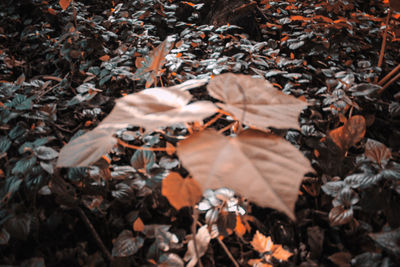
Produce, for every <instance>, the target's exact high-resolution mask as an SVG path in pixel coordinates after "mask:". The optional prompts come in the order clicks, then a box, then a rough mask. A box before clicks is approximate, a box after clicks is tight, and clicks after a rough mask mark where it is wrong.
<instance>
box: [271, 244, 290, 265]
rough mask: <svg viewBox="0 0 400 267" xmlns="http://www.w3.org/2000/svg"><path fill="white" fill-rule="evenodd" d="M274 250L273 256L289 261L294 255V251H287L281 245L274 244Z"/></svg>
mask: <svg viewBox="0 0 400 267" xmlns="http://www.w3.org/2000/svg"><path fill="white" fill-rule="evenodd" d="M273 250H274V252H273V253H272V257H274V258H275V259H277V260H282V261H287V260H288V259H289V258H290V257H291V256H292V255H293V253H291V252H290V251H287V250H286V249H284V248H283V247H282V246H281V245H274V249H273Z"/></svg>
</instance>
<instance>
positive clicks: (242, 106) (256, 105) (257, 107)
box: [207, 73, 307, 129]
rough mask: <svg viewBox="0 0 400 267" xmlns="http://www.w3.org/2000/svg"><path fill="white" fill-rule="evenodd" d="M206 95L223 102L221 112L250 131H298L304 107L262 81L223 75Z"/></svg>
mask: <svg viewBox="0 0 400 267" xmlns="http://www.w3.org/2000/svg"><path fill="white" fill-rule="evenodd" d="M207 90H208V92H209V94H210V95H211V96H212V97H214V98H216V99H218V100H221V101H223V102H224V103H218V106H220V107H221V108H222V109H224V110H226V111H228V112H229V113H231V114H233V115H234V116H235V117H236V118H237V119H239V120H241V119H242V118H243V122H244V123H245V124H248V125H250V126H253V127H257V128H261V129H264V128H265V127H275V128H294V129H299V123H298V117H299V114H300V112H301V111H302V110H303V109H304V108H305V107H306V106H307V103H305V102H303V101H301V100H298V99H296V98H295V97H293V96H289V95H285V94H283V93H282V92H280V91H279V90H277V89H276V88H274V86H273V85H272V84H271V83H270V82H268V81H266V80H264V79H256V78H252V77H251V76H247V75H243V74H232V73H226V74H222V75H219V76H216V77H215V78H213V79H212V80H211V81H210V83H209V84H208V86H207Z"/></svg>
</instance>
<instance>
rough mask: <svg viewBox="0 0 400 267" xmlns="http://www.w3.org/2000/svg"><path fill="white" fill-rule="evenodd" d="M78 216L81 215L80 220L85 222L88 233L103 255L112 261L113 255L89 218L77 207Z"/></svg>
mask: <svg viewBox="0 0 400 267" xmlns="http://www.w3.org/2000/svg"><path fill="white" fill-rule="evenodd" d="M77 211H78V213H79V216H80V217H81V219H82V221H83V222H84V223H85V224H86V226H87V228H88V229H89V231H90V233H91V234H92V236H93V237H94V239H95V240H96V243H97V245H98V246H99V247H100V249H101V251H102V252H103V254H104V256H106V257H107V259H108V261H109V262H112V261H113V256H112V255H111V253H110V252H109V251H108V250H107V248H106V246H105V245H104V243H103V241H102V240H101V238H100V236H99V234H98V233H97V231H96V229H94V227H93V224H92V223H91V222H90V221H89V218H88V217H87V216H86V214H85V212H84V211H83V210H82V209H81V208H79V207H78V208H77Z"/></svg>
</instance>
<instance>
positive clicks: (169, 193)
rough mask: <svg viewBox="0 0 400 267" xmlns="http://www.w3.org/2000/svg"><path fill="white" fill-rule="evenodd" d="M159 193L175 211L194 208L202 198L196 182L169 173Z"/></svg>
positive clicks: (177, 174) (174, 173)
mask: <svg viewBox="0 0 400 267" xmlns="http://www.w3.org/2000/svg"><path fill="white" fill-rule="evenodd" d="M161 193H162V195H163V196H165V197H166V198H167V199H168V201H169V203H171V205H172V206H173V207H174V208H175V209H177V210H180V209H181V208H183V207H191V206H194V205H195V204H196V203H198V202H199V201H200V199H201V197H202V196H203V193H202V191H201V188H200V186H199V184H198V183H197V182H196V180H194V179H192V178H186V179H183V178H182V176H181V175H180V174H179V173H177V172H171V173H170V174H169V175H168V176H167V177H166V178H165V179H163V180H162V190H161Z"/></svg>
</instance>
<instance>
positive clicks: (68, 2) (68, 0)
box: [58, 0, 71, 10]
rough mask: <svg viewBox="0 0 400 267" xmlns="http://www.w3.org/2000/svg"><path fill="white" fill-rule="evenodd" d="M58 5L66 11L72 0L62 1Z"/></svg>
mask: <svg viewBox="0 0 400 267" xmlns="http://www.w3.org/2000/svg"><path fill="white" fill-rule="evenodd" d="M58 3H59V4H60V7H61V8H62V9H63V10H66V9H67V7H68V6H69V4H70V3H71V0H60V1H59V2H58Z"/></svg>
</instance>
